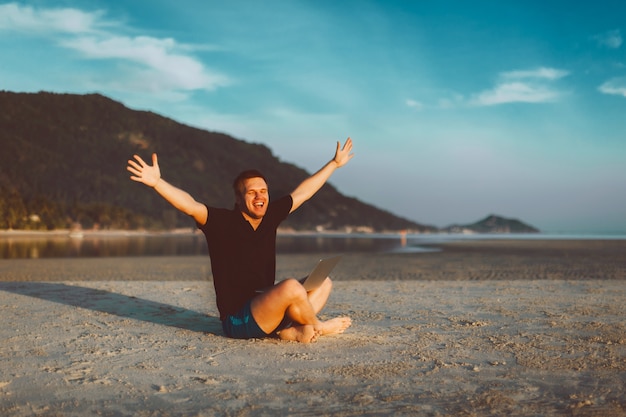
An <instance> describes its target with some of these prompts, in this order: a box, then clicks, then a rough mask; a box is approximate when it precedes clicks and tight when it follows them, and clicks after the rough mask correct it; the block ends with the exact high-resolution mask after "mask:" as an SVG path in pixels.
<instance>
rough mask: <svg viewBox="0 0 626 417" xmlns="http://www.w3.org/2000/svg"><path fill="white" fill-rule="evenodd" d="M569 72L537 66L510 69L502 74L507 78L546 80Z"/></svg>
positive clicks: (560, 76) (557, 77)
mask: <svg viewBox="0 0 626 417" xmlns="http://www.w3.org/2000/svg"><path fill="white" fill-rule="evenodd" d="M568 74H569V72H568V71H564V70H559V69H555V68H545V67H541V68H537V69H534V70H522V71H509V72H503V73H502V74H500V76H501V77H502V78H506V79H526V78H539V79H546V80H558V79H559V78H563V77H565V76H567V75H568Z"/></svg>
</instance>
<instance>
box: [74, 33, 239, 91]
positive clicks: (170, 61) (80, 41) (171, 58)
mask: <svg viewBox="0 0 626 417" xmlns="http://www.w3.org/2000/svg"><path fill="white" fill-rule="evenodd" d="M62 45H63V46H65V47H68V48H72V49H74V50H77V51H79V52H81V53H82V54H83V55H84V56H86V57H88V58H95V59H119V60H124V61H126V62H132V63H135V64H139V68H138V69H137V70H138V71H139V72H140V73H141V78H142V79H143V78H144V77H147V78H146V81H148V80H149V81H150V84H152V85H153V86H154V87H158V85H162V86H163V87H166V88H175V89H183V90H195V89H205V90H212V89H215V88H216V87H218V86H222V85H225V84H227V82H228V80H227V78H226V77H224V76H222V75H219V74H212V73H209V72H208V71H207V70H206V69H205V68H204V66H203V65H202V63H201V62H199V61H198V60H197V59H195V58H193V57H191V56H188V55H183V54H181V53H179V51H182V50H184V49H185V47H184V46H183V47H180V46H179V45H177V43H176V41H175V40H173V39H170V38H167V39H157V38H152V37H148V36H138V37H134V38H130V37H124V36H113V35H109V36H106V37H77V38H74V39H71V40H68V41H64V42H62ZM146 70H148V73H146ZM153 89H154V88H150V89H149V90H153Z"/></svg>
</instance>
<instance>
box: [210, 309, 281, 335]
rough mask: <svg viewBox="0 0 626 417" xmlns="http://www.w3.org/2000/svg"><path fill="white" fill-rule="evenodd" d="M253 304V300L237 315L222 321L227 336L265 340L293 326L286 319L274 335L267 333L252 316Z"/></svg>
mask: <svg viewBox="0 0 626 417" xmlns="http://www.w3.org/2000/svg"><path fill="white" fill-rule="evenodd" d="M251 304H252V300H250V301H248V302H247V303H246V304H245V305H244V306H243V307H242V309H241V310H239V311H238V312H237V313H235V314H231V315H230V316H227V317H226V318H225V319H224V320H222V329H223V330H224V333H225V334H226V336H228V337H232V338H233V339H263V338H265V337H274V336H276V332H278V331H280V330H282V329H285V328H287V327H289V326H291V324H292V322H291V320H289V318H288V317H285V318H284V319H283V321H282V322H281V323H280V325H278V327H277V328H276V329H275V330H274V331H273V332H272V333H270V334H268V333H265V332H264V331H263V330H262V329H261V328H260V327H259V325H258V324H257V322H256V320H254V317H253V316H252V310H251V308H250V305H251Z"/></svg>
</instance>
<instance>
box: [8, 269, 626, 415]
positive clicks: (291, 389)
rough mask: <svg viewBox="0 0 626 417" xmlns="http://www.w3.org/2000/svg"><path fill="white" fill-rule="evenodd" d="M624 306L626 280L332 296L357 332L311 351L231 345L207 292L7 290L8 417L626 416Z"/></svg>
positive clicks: (352, 291)
mask: <svg viewBox="0 0 626 417" xmlns="http://www.w3.org/2000/svg"><path fill="white" fill-rule="evenodd" d="M143 261H144V262H147V261H146V259H143ZM66 262H69V263H71V262H81V261H66ZM119 262H121V264H123V265H120V267H122V268H127V267H128V265H127V264H126V263H127V262H131V261H130V260H123V261H122V260H120V261H119ZM132 262H135V263H137V262H139V265H136V268H137V269H138V270H139V269H140V268H141V267H142V265H141V262H140V261H138V260H135V259H133V260H132ZM52 264H53V265H57V264H55V263H52ZM3 265H4V267H5V269H4V272H5V273H6V272H7V269H6V264H3ZM15 265H18V264H15ZM43 265H47V264H43ZM59 265H60V264H59ZM307 267H308V266H305V269H306V268H307ZM67 268H70V269H71V267H70V266H68V267H67ZM0 271H2V269H0ZM14 273H16V274H19V271H14ZM625 305H626V282H625V281H623V280H612V281H607V280H595V281H583V280H573V281H565V280H554V281H546V280H539V281H537V280H531V281H522V280H517V281H510V280H504V281H437V282H435V281H391V282H384V281H353V280H345V281H336V282H335V289H334V293H333V296H332V298H331V300H330V302H329V305H328V306H327V309H326V310H325V315H326V316H327V317H333V316H337V315H341V314H346V313H347V314H349V315H350V316H351V317H352V318H353V323H354V324H353V326H352V327H351V328H350V329H349V330H348V331H347V332H346V333H345V334H343V335H338V336H330V337H325V338H321V339H320V340H319V341H318V342H316V343H314V344H311V345H301V344H298V343H292V342H282V341H278V340H248V341H241V340H231V339H228V338H226V337H224V336H223V335H222V333H221V328H220V324H219V321H218V319H217V318H216V316H217V311H216V308H215V304H214V295H213V288H212V283H211V282H209V281H198V280H182V281H167V282H166V281H154V280H152V281H145V280H143V281H130V282H124V281H80V280H78V281H77V280H72V281H56V282H28V281H22V282H0V312H1V314H2V320H3V323H4V324H3V325H2V327H1V328H0V340H2V342H1V345H0V346H1V348H0V415H2V416H31V415H45V416H53V415H63V416H83V415H104V416H127V415H128V416H131V415H132V416H144V415H145V416H153V415H156V416H161V415H185V416H187V415H189V416H205V415H206V416H210V415H237V416H265V415H267V416H273V415H337V416H361V415H393V416H397V415H425V416H440V415H467V416H473V415H476V416H479V415H498V416H501V415H518V416H556V415H585V416H591V415H593V416H596V415H597V416H623V415H626V324H625V320H624V312H625V307H624V306H625Z"/></svg>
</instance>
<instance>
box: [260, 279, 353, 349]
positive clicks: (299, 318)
mask: <svg viewBox="0 0 626 417" xmlns="http://www.w3.org/2000/svg"><path fill="white" fill-rule="evenodd" d="M331 289H332V282H331V281H330V279H326V281H325V282H324V284H323V285H322V286H321V287H320V288H318V289H317V290H315V291H311V292H310V293H307V292H306V290H305V289H304V287H303V286H302V284H300V282H298V281H297V280H295V279H288V280H285V281H282V282H280V283H278V284H276V285H275V286H274V287H273V288H272V289H270V290H269V291H266V292H265V293H263V294H260V295H258V296H257V297H255V298H254V299H253V300H252V304H251V310H252V315H253V316H254V319H255V321H256V322H257V324H258V325H259V327H260V328H261V329H262V330H263V331H265V332H266V333H271V332H272V331H274V329H276V327H277V326H278V325H279V324H280V323H281V321H282V320H283V318H284V316H285V314H287V315H289V317H290V318H291V319H292V320H293V321H294V322H296V323H298V324H297V325H295V326H293V327H291V328H288V329H285V330H283V331H281V337H283V336H284V338H287V339H290V340H298V341H301V342H311V341H314V340H315V339H316V338H317V337H318V336H320V335H324V334H336V333H342V332H343V331H344V330H345V329H347V328H348V327H349V326H350V324H351V321H350V318H348V317H338V318H336V319H332V320H328V321H324V322H322V321H320V320H319V319H318V318H317V313H318V312H319V311H320V310H321V309H322V308H323V307H324V305H325V304H326V301H327V300H328V296H329V295H330V291H331ZM283 333H284V334H283Z"/></svg>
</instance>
